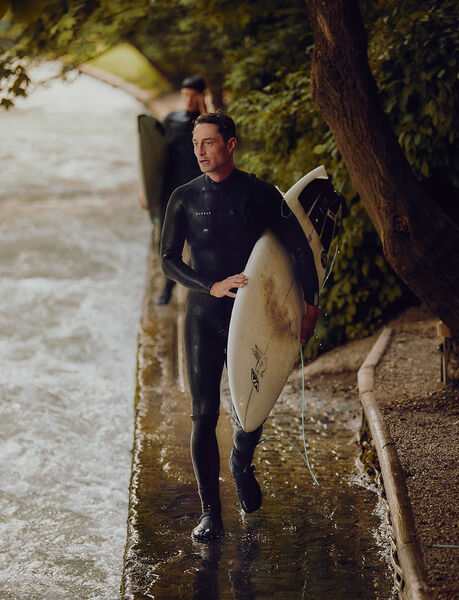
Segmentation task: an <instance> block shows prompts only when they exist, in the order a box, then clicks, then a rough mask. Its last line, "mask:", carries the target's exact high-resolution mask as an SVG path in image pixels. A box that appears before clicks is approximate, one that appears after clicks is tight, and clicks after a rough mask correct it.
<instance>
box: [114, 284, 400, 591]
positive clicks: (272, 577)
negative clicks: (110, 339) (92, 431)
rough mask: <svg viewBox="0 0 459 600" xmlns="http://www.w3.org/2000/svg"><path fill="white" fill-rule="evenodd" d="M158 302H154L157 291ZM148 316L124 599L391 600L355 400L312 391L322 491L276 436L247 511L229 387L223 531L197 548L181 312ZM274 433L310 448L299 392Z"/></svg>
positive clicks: (287, 398) (284, 403) (311, 429)
mask: <svg viewBox="0 0 459 600" xmlns="http://www.w3.org/2000/svg"><path fill="white" fill-rule="evenodd" d="M153 281H154V277H153ZM153 285H154V283H153ZM149 297H151V298H154V297H155V294H154V293H153V291H152V290H150V296H149ZM144 315H145V317H146V318H145V320H144V322H143V327H144V332H145V333H144V335H142V337H141V344H140V349H139V365H140V371H139V381H140V383H141V386H140V387H139V397H138V403H137V422H136V431H137V436H138V437H137V443H136V451H135V465H134V471H135V473H136V478H135V481H134V483H133V486H132V490H131V492H132V496H131V504H135V511H132V510H131V513H130V533H129V537H128V545H127V552H126V556H127V558H128V561H127V562H126V564H125V570H124V588H123V589H124V593H123V598H124V600H128V599H131V600H132V599H137V598H140V597H142V594H143V595H145V597H148V598H160V599H162V598H164V599H167V598H183V599H188V598H206V599H210V598H212V599H213V598H215V599H221V600H224V599H226V598H232V599H244V600H245V599H256V600H262V599H268V598H269V599H273V598H274V599H282V600H286V599H289V598H295V599H296V600H298V599H300V598H304V599H307V600H320V599H326V600H329V599H330V598H334V599H336V600H358V599H360V598H362V599H365V600H372V599H374V600H376V599H379V600H383V599H384V600H389V598H391V594H392V591H391V590H392V581H391V575H390V573H389V572H388V569H387V564H386V562H385V559H384V558H383V557H382V556H381V548H379V547H378V546H377V544H376V542H375V540H374V531H375V529H376V528H377V527H378V520H377V518H376V517H375V516H374V515H373V514H372V513H373V511H374V508H375V504H376V497H375V495H374V494H372V493H370V492H369V491H367V490H365V489H362V488H359V487H357V486H355V485H352V483H351V480H352V477H353V476H354V475H353V473H355V463H356V459H357V455H358V446H357V443H356V435H355V434H356V430H357V429H358V422H359V404H358V399H357V397H352V396H349V395H346V394H343V396H339V395H334V396H330V397H329V398H319V397H317V396H315V395H313V394H311V393H309V394H308V403H307V419H306V436H307V440H308V444H309V448H310V457H311V461H312V463H313V468H314V470H315V472H316V475H317V477H318V479H319V481H320V487H316V486H314V485H313V484H312V481H311V478H310V475H309V473H308V472H307V470H306V469H305V465H304V462H303V461H302V460H301V458H300V457H299V456H298V455H297V454H296V452H294V451H293V450H292V449H291V448H290V447H288V446H286V445H283V444H281V443H279V442H277V441H276V440H274V441H272V440H266V441H264V442H263V443H261V444H260V446H259V448H258V449H257V452H256V461H255V462H256V467H257V473H258V477H259V480H260V483H261V486H262V489H263V494H264V496H263V507H262V509H260V510H259V511H257V512H256V513H253V514H251V515H244V514H243V513H242V512H241V511H240V509H239V505H238V502H237V498H236V492H235V488H234V483H233V481H232V478H231V475H230V473H229V469H228V466H227V460H228V457H229V453H230V449H231V424H230V397H229V394H228V391H227V389H226V388H225V387H224V389H223V397H222V410H221V417H220V421H219V424H218V428H217V436H218V439H219V447H220V453H221V481H220V485H221V495H222V502H223V515H222V516H223V523H224V526H225V536H224V537H223V539H222V540H221V541H219V542H214V543H212V544H208V545H207V544H202V543H198V542H194V541H192V539H191V530H192V529H193V527H194V525H195V522H196V519H197V516H198V515H199V499H198V495H197V492H196V486H195V482H194V477H193V473H192V467H191V460H190V457H189V449H188V444H189V433H190V419H189V416H188V415H189V402H190V401H189V397H188V395H187V393H183V392H180V391H179V387H178V385H177V384H176V372H177V368H176V364H174V361H175V362H176V361H177V360H179V357H177V353H176V346H177V327H176V323H177V314H176V312H175V309H174V307H172V306H170V307H167V308H166V309H165V310H164V309H157V308H156V307H155V306H154V305H153V302H151V303H150V306H147V309H146V311H145V313H144ZM265 434H266V435H270V436H274V437H279V436H281V437H287V438H289V439H290V440H292V441H293V442H294V443H295V444H297V445H299V446H300V445H301V437H300V435H301V402H300V397H299V393H298V387H297V386H292V385H288V386H287V387H286V389H285V390H284V393H283V396H282V399H281V401H280V402H278V404H277V405H276V407H275V410H274V411H273V414H272V416H271V418H270V419H269V421H268V423H267V425H266V427H265Z"/></svg>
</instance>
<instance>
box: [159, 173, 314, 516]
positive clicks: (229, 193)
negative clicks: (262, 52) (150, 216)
mask: <svg viewBox="0 0 459 600" xmlns="http://www.w3.org/2000/svg"><path fill="white" fill-rule="evenodd" d="M282 213H284V215H285V216H283V214H282ZM268 227H269V228H271V229H272V230H273V231H274V232H275V233H276V234H277V235H278V236H279V238H280V239H281V240H282V241H283V242H284V244H285V245H286V246H287V247H288V248H289V249H290V250H291V251H292V253H293V254H294V256H295V263H296V268H297V274H298V277H299V279H300V281H301V283H302V286H303V290H304V295H305V300H306V301H307V302H308V304H315V303H316V299H317V294H318V283H317V274H316V270H315V267H314V259H313V255H312V251H311V250H310V248H309V245H308V243H307V241H306V238H305V236H304V234H303V231H302V229H301V227H300V225H299V224H298V221H297V220H296V218H295V217H294V215H293V214H291V213H290V211H289V209H288V207H287V206H286V205H285V204H283V199H282V196H281V194H280V193H279V192H278V191H277V190H276V188H274V187H273V186H272V185H270V184H268V183H266V182H264V181H261V180H259V179H257V178H256V177H255V176H253V175H248V174H247V173H244V172H242V171H239V170H237V169H235V170H234V171H233V172H232V173H231V175H230V176H229V177H228V178H227V179H225V180H224V181H222V182H220V183H215V182H213V181H212V180H211V179H210V178H209V177H208V176H207V175H201V176H200V177H197V178H196V179H194V180H193V181H191V182H189V183H187V184H185V185H183V186H181V187H179V188H178V189H176V190H175V191H174V193H173V194H172V196H171V199H170V201H169V204H168V207H167V212H166V218H165V222H164V227H163V233H162V239H161V257H162V266H163V270H164V274H165V275H166V277H167V278H169V279H173V280H175V281H177V282H179V283H181V284H182V285H184V286H185V287H187V288H188V289H189V293H188V297H187V304H186V315H185V332H184V333H185V352H186V360H187V372H188V382H189V385H190V391H191V396H192V415H191V417H192V420H193V425H192V435H191V454H192V459H193V467H194V470H195V474H196V479H197V482H198V488H199V493H200V496H201V500H202V503H203V507H204V506H210V507H212V509H213V510H218V509H219V507H220V500H219V493H218V476H219V452H218V445H217V439H216V435H215V427H216V424H217V420H218V415H219V407H220V380H221V375H222V369H223V365H224V362H225V359H226V343H227V335H228V326H229V321H230V317H231V311H232V307H233V302H234V301H233V299H232V298H230V297H227V296H225V297H223V298H215V297H214V296H211V295H210V293H209V291H210V289H211V287H212V285H213V284H214V283H215V282H216V281H222V280H223V279H226V278H227V277H229V276H231V275H235V274H237V273H241V272H243V270H244V267H245V265H246V263H247V260H248V258H249V256H250V253H251V251H252V248H253V246H254V245H255V243H256V241H257V240H258V238H259V237H260V236H261V234H262V233H263V231H264V230H265V229H266V228H268ZM185 240H187V241H188V244H189V247H190V254H191V264H190V266H188V265H187V264H185V263H184V262H183V260H182V250H183V245H184V242H185ZM261 429H262V428H261V427H260V428H259V429H257V430H255V431H253V432H251V433H246V432H244V431H243V430H242V429H241V427H240V426H239V425H238V423H237V419H236V420H235V428H234V447H235V450H236V452H237V453H238V457H239V458H240V460H241V461H243V462H246V463H247V464H250V463H251V461H252V457H253V453H254V450H255V446H256V445H257V443H258V441H259V439H260V435H261Z"/></svg>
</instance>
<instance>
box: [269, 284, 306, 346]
mask: <svg viewBox="0 0 459 600" xmlns="http://www.w3.org/2000/svg"><path fill="white" fill-rule="evenodd" d="M263 294H264V299H265V303H266V310H267V312H268V315H269V317H270V321H271V323H272V326H273V334H274V335H275V336H276V337H277V338H282V337H284V336H288V337H292V338H293V339H297V338H298V337H299V325H298V323H297V321H296V319H295V317H294V315H292V314H291V313H290V312H289V311H288V309H287V308H286V307H285V299H284V303H283V304H281V302H279V292H278V291H277V290H276V286H275V283H274V280H273V278H272V277H265V278H264V281H263Z"/></svg>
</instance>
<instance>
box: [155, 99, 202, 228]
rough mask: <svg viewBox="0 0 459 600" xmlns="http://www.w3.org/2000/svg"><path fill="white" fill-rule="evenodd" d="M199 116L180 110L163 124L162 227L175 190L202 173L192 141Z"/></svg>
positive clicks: (195, 113)
mask: <svg viewBox="0 0 459 600" xmlns="http://www.w3.org/2000/svg"><path fill="white" fill-rule="evenodd" d="M199 114H200V113H199V112H189V111H186V110H179V111H177V112H173V113H170V114H168V115H167V117H166V118H165V119H164V121H163V122H162V126H163V128H164V135H165V137H166V142H167V145H166V157H165V164H164V176H163V185H162V189H161V208H162V218H161V225H162V222H163V218H164V213H165V211H166V206H167V203H168V201H169V198H170V196H171V194H172V192H173V191H174V190H175V188H178V187H179V186H180V185H183V184H184V183H187V182H188V181H191V180H192V179H194V178H195V177H198V175H200V173H201V170H200V168H199V165H198V161H197V160H196V156H195V155H194V149H193V142H192V139H191V138H192V134H193V122H194V120H195V119H196V118H197V117H199Z"/></svg>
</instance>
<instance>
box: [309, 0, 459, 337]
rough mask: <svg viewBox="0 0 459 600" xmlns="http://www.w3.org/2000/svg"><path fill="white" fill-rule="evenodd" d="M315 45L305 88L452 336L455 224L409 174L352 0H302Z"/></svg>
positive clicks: (377, 221)
mask: <svg viewBox="0 0 459 600" xmlns="http://www.w3.org/2000/svg"><path fill="white" fill-rule="evenodd" d="M306 4H307V7H308V10H309V15H310V20H311V26H312V28H313V31H314V34H315V48H314V56H313V60H312V67H311V85H312V89H313V96H314V99H315V100H316V102H317V103H318V105H319V107H320V110H321V112H322V114H323V116H324V118H325V120H326V121H327V123H328V125H329V127H330V130H331V132H332V134H333V136H334V138H335V140H336V143H337V146H338V148H339V150H340V152H341V155H342V157H343V160H344V163H345V165H346V167H347V170H348V172H349V174H350V176H351V178H352V181H353V183H354V185H355V188H356V190H357V192H358V194H359V195H360V198H361V199H362V202H363V204H364V206H365V208H366V210H367V212H368V214H369V216H370V218H371V220H372V222H373V224H374V226H375V228H376V230H377V232H378V235H379V237H380V238H381V241H382V245H383V250H384V255H385V256H386V258H387V260H388V262H389V263H390V265H391V266H392V268H393V269H394V270H395V271H396V272H397V273H398V275H399V276H400V277H401V278H402V279H403V280H404V281H405V283H406V284H407V285H408V287H409V288H410V289H411V290H412V291H413V292H414V293H415V294H416V295H417V296H418V298H419V299H420V300H422V301H423V302H425V304H427V306H429V307H430V308H431V310H432V311H433V312H434V313H435V314H436V315H437V316H438V317H439V318H440V319H442V321H444V323H446V324H447V325H448V326H449V328H450V329H451V331H452V332H453V335H454V337H456V338H457V337H459V227H458V225H457V224H455V223H454V222H453V221H452V220H451V219H450V218H449V217H448V216H446V215H445V214H443V213H442V212H441V210H440V209H439V208H438V206H437V205H436V203H435V202H434V201H433V199H432V198H431V197H430V196H429V194H428V193H427V191H426V190H425V188H423V186H422V185H421V184H420V183H419V182H418V181H417V180H416V178H415V176H414V174H413V172H412V170H411V168H410V166H409V164H408V161H407V160H406V158H405V156H404V154H403V152H402V150H401V148H400V146H399V144H398V141H397V139H396V136H395V133H394V131H393V129H392V127H391V125H390V123H389V120H388V119H387V117H386V115H385V114H384V111H383V109H382V106H381V103H380V101H379V98H378V91H377V87H376V82H375V80H374V78H373V76H372V74H371V72H370V68H369V66H368V56H367V38H366V33H365V29H364V26H363V22H362V17H361V14H360V9H359V4H358V0H329V1H324V0H306Z"/></svg>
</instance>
